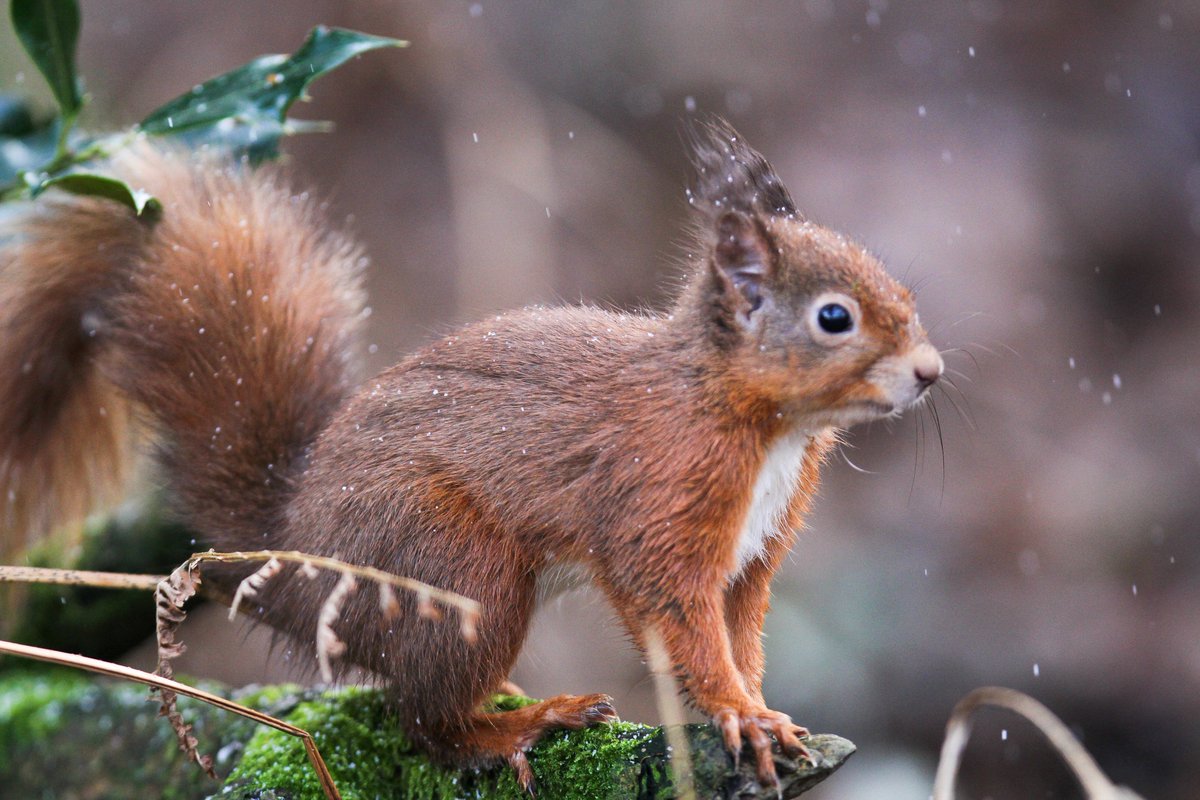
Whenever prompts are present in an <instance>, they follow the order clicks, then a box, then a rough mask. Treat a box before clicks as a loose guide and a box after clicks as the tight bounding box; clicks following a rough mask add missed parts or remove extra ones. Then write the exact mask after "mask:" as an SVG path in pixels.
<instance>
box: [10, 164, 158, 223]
mask: <svg viewBox="0 0 1200 800" xmlns="http://www.w3.org/2000/svg"><path fill="white" fill-rule="evenodd" d="M47 189H62V190H64V191H67V192H71V193H72V194H82V195H88V196H91V197H104V198H107V199H109V200H115V201H117V202H118V203H124V204H125V205H127V206H129V207H130V208H131V209H133V213H134V214H136V215H137V216H139V217H141V216H147V217H153V216H155V215H157V214H158V213H159V212H161V211H162V204H161V203H160V202H159V201H158V198H156V197H154V196H153V195H152V194H150V193H149V192H146V191H144V190H142V189H135V188H133V187H132V186H130V185H129V184H127V183H125V181H121V180H117V179H116V178H110V177H108V176H107V175H99V174H97V173H94V172H69V173H67V174H66V175H59V176H57V177H54V178H49V179H48V180H45V181H42V182H41V183H40V184H38V185H37V186H36V187H34V188H33V192H32V194H33V196H34V197H37V196H38V195H39V194H41V193H42V192H44V191H46V190H47Z"/></svg>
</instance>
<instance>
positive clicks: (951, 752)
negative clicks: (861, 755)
mask: <svg viewBox="0 0 1200 800" xmlns="http://www.w3.org/2000/svg"><path fill="white" fill-rule="evenodd" d="M982 706H994V707H996V708H1004V709H1008V710H1009V711H1013V712H1016V713H1017V714H1020V715H1021V716H1023V717H1025V719H1027V720H1029V721H1030V722H1032V723H1033V724H1034V725H1035V726H1036V727H1037V728H1038V730H1040V731H1041V732H1042V735H1044V736H1045V737H1046V739H1047V740H1048V741H1049V742H1050V744H1051V746H1053V747H1054V749H1055V750H1057V751H1058V752H1059V754H1060V755H1061V756H1062V757H1063V760H1064V761H1065V762H1066V763H1067V766H1069V767H1070V768H1071V771H1072V772H1074V773H1075V777H1076V778H1078V779H1079V784H1080V786H1082V787H1083V791H1084V794H1085V795H1086V796H1087V797H1088V800H1141V797H1140V795H1138V794H1136V793H1135V792H1133V791H1132V790H1131V789H1127V788H1125V787H1124V786H1114V785H1113V783H1112V781H1110V780H1109V779H1108V777H1107V776H1106V775H1105V774H1104V773H1103V772H1102V771H1101V770H1100V767H1098V766H1096V762H1095V761H1094V760H1093V759H1092V757H1091V756H1090V755H1089V754H1088V751H1087V750H1086V749H1084V747H1083V745H1082V744H1080V743H1079V740H1078V739H1076V738H1075V735H1074V734H1073V733H1071V729H1070V728H1068V727H1067V726H1066V725H1065V724H1063V721H1062V720H1060V719H1059V718H1058V717H1056V716H1055V715H1054V712H1052V711H1051V710H1050V709H1048V708H1046V707H1045V706H1044V705H1042V704H1041V703H1039V702H1038V701H1037V700H1034V699H1033V698H1032V697H1030V696H1029V695H1027V694H1024V693H1022V692H1018V691H1017V690H1015V689H1005V688H1003V687H999V686H984V687H983V688H980V689H976V690H975V691H973V692H971V693H970V694H968V695H967V696H966V697H964V698H963V699H962V700H960V701H959V702H958V705H956V706H955V707H954V711H952V712H951V714H950V721H949V722H947V723H946V738H945V740H944V741H943V742H942V754H941V757H940V758H939V759H938V768H937V774H936V776H935V777H934V781H933V800H954V782H955V779H956V778H957V777H958V764H959V761H960V760H961V759H962V751H963V748H965V747H966V746H967V739H968V738H970V735H971V722H970V716H971V714H973V713H974V712H975V710H976V709H978V708H981V707H982Z"/></svg>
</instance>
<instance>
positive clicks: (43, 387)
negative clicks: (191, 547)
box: [0, 145, 364, 547]
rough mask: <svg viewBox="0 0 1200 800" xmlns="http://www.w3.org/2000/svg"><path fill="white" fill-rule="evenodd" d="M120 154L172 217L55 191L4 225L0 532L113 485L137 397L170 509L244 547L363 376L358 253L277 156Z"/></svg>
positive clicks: (38, 525) (62, 511)
mask: <svg viewBox="0 0 1200 800" xmlns="http://www.w3.org/2000/svg"><path fill="white" fill-rule="evenodd" d="M110 168H111V171H112V172H113V173H115V174H116V175H117V176H119V177H120V178H122V179H123V180H125V181H127V182H128V183H130V184H131V185H133V186H135V187H137V188H142V189H145V190H146V191H149V192H150V193H152V194H153V195H155V196H156V197H158V198H159V200H160V201H161V202H162V205H163V211H162V214H161V216H160V217H159V218H158V219H156V220H150V221H147V220H139V219H138V218H135V217H134V216H133V214H132V213H131V212H130V211H129V209H127V208H125V207H124V206H121V205H119V204H116V203H113V202H111V201H106V200H99V199H93V198H81V197H71V196H59V197H55V198H53V199H51V198H46V199H45V200H44V201H42V202H39V203H37V204H36V205H31V206H30V207H29V208H28V209H25V210H23V211H22V212H20V213H19V214H17V215H16V216H15V217H14V218H11V219H9V220H7V221H6V222H5V225H6V227H7V229H8V230H7V231H6V232H5V233H6V235H5V237H4V239H3V242H4V243H3V261H2V262H0V263H2V265H0V374H5V375H9V376H13V377H12V379H11V383H10V388H9V389H8V390H7V391H6V392H4V393H3V394H2V395H0V509H2V510H3V515H0V534H2V535H0V542H9V543H12V542H14V541H15V542H20V541H22V540H23V539H24V537H25V536H27V535H28V534H30V533H32V534H34V535H38V534H40V533H42V532H45V531H47V530H48V529H50V528H51V527H52V526H54V525H57V524H61V523H64V522H67V521H69V520H70V519H71V518H73V517H78V516H79V515H81V514H83V513H86V512H87V511H88V510H90V509H91V508H92V507H93V506H94V505H95V504H96V503H97V502H98V501H100V500H103V499H107V497H109V496H115V493H113V492H111V491H110V490H113V489H117V488H119V487H118V486H117V485H115V484H119V483H120V482H122V480H123V478H124V472H125V470H124V465H125V464H126V456H127V454H128V453H129V452H130V450H131V448H130V446H129V445H130V438H131V435H130V433H129V430H128V427H127V421H128V419H129V417H130V414H129V407H130V401H132V405H133V406H135V407H137V408H139V409H141V410H142V411H144V412H145V413H144V417H143V416H139V417H137V418H138V419H145V420H146V421H147V422H148V427H149V431H150V433H151V437H152V440H153V441H154V443H155V457H156V459H157V460H158V464H159V468H160V469H159V472H160V474H159V475H156V478H157V479H159V480H162V481H165V482H166V483H167V488H168V490H169V492H170V495H171V497H172V500H173V502H174V503H175V504H176V510H177V511H178V512H179V513H180V514H181V516H182V517H183V518H185V519H187V520H188V522H189V524H190V525H191V526H192V527H193V528H194V529H196V530H197V531H198V532H200V533H201V534H204V535H205V536H206V538H207V539H208V540H209V541H211V542H212V543H214V544H217V545H218V546H219V545H220V544H221V543H222V542H225V543H230V544H232V543H237V546H239V547H245V546H246V545H247V543H248V542H252V541H255V539H254V538H253V537H258V536H266V533H267V532H268V531H269V530H271V529H273V527H274V526H273V525H272V522H273V521H274V519H275V515H276V514H278V513H279V511H280V509H281V506H282V500H283V498H285V497H286V495H287V492H288V488H289V485H290V483H291V479H292V476H294V474H295V473H296V471H297V470H298V469H299V468H300V466H301V462H302V461H303V457H304V451H305V448H306V447H308V446H309V445H310V444H311V442H312V441H313V439H314V438H315V436H316V434H317V433H318V432H319V430H320V429H321V428H322V427H323V426H324V424H325V422H326V420H327V419H328V418H329V416H330V415H331V414H332V412H333V410H334V409H335V408H336V407H337V406H338V405H339V404H340V403H341V402H342V400H343V398H344V396H345V395H346V393H347V391H348V390H349V388H350V387H351V385H352V383H351V373H352V372H353V366H354V363H353V362H354V360H355V359H354V355H353V354H354V353H355V352H356V347H355V341H356V337H357V333H358V328H359V323H360V321H361V319H362V318H363V316H364V315H363V295H362V292H361V289H360V278H359V273H360V271H361V263H360V262H361V261H362V258H361V256H360V254H359V252H358V251H357V249H356V248H355V247H354V246H353V245H352V244H351V243H350V242H349V240H347V239H345V238H343V237H342V236H340V235H338V234H337V233H332V232H330V231H329V228H328V226H327V225H326V224H325V223H324V221H323V220H322V219H321V216H322V215H321V214H320V212H319V209H318V208H317V207H316V204H315V203H314V202H313V201H311V200H310V199H309V198H308V196H307V194H294V193H293V192H292V191H291V190H290V188H289V187H288V186H287V184H286V183H285V182H284V181H283V180H282V179H281V178H280V177H279V174H278V172H276V171H274V170H271V169H269V168H267V169H263V168H260V169H256V170H253V171H252V170H251V169H250V168H249V166H248V165H244V164H229V163H227V162H225V161H221V160H218V159H216V158H214V157H210V156H204V155H202V154H201V155H195V154H184V153H182V152H174V151H164V150H159V149H154V148H151V147H150V146H145V145H143V146H138V147H135V148H133V149H131V150H130V151H128V152H127V153H125V154H122V155H121V156H119V157H118V158H117V159H116V160H115V161H114V162H113V163H112V164H111V165H110ZM65 234H66V235H65ZM139 427H140V426H139ZM231 497H236V498H238V502H236V503H230V502H229V499H230V498H231Z"/></svg>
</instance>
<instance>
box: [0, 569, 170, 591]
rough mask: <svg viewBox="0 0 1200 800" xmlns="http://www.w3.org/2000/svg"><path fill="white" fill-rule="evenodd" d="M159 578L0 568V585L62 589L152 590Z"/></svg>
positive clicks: (158, 576) (81, 571)
mask: <svg viewBox="0 0 1200 800" xmlns="http://www.w3.org/2000/svg"><path fill="white" fill-rule="evenodd" d="M162 579H163V576H162V575H131V574H126V573H121V572H89V571H88V570H82V569H48V568H45V567H10V566H0V583H54V584H62V585H64V586H95V587H97V588H100V589H141V590H143V591H154V589H155V588H156V587H157V586H158V582H159V581H161V580H162Z"/></svg>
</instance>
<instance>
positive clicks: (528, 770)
mask: <svg viewBox="0 0 1200 800" xmlns="http://www.w3.org/2000/svg"><path fill="white" fill-rule="evenodd" d="M508 764H509V766H510V767H512V769H513V772H515V773H516V778H517V785H518V786H520V787H521V788H522V789H524V790H525V791H526V792H528V793H529V796H530V797H537V791H536V790H535V789H536V781H535V780H534V778H533V767H531V766H529V759H528V758H527V757H526V755H525V751H523V750H514V751H513V752H512V754H510V755H509V757H508Z"/></svg>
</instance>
